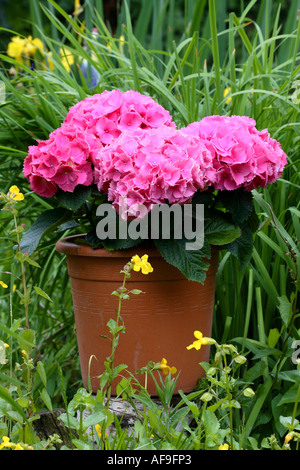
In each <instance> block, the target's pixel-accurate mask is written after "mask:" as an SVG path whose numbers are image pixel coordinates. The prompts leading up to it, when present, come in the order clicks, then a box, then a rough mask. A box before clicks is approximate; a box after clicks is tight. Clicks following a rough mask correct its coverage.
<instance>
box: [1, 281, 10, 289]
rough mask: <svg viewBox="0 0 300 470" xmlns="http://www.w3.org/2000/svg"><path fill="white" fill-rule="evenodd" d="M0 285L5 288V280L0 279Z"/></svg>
mask: <svg viewBox="0 0 300 470" xmlns="http://www.w3.org/2000/svg"><path fill="white" fill-rule="evenodd" d="M0 286H2V287H4V289H7V287H8V285H7V284H5V282H3V281H0Z"/></svg>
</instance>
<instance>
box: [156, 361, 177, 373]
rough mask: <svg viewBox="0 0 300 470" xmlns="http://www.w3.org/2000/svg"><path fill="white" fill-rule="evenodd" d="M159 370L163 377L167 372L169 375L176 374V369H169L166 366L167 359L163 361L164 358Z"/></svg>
mask: <svg viewBox="0 0 300 470" xmlns="http://www.w3.org/2000/svg"><path fill="white" fill-rule="evenodd" d="M160 368H161V370H162V371H163V373H164V374H165V375H167V374H168V373H169V372H171V374H176V372H177V369H176V367H170V366H168V365H167V359H165V358H163V359H162V360H161V363H160Z"/></svg>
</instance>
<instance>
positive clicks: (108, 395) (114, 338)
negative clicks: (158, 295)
mask: <svg viewBox="0 0 300 470" xmlns="http://www.w3.org/2000/svg"><path fill="white" fill-rule="evenodd" d="M126 279H127V276H126V274H124V279H123V284H122V289H121V290H122V291H121V293H120V294H119V304H118V310H117V322H116V323H117V327H118V326H119V321H120V317H121V306H122V294H123V291H124V288H125V283H126ZM117 339H118V335H117V336H116V335H113V338H112V346H111V350H112V352H111V355H110V357H109V360H108V362H109V367H110V371H111V372H112V371H113V365H114V360H115V352H116V340H117ZM112 382H113V379H112V378H110V380H109V384H108V387H107V396H106V398H107V401H106V407H107V408H108V407H109V401H110V398H111V387H112Z"/></svg>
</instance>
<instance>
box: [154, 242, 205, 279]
mask: <svg viewBox="0 0 300 470" xmlns="http://www.w3.org/2000/svg"><path fill="white" fill-rule="evenodd" d="M186 242H187V240H184V239H182V240H174V239H173V240H172V239H171V240H156V241H155V244H156V246H157V248H158V250H159V251H160V253H161V255H162V256H163V258H164V259H165V260H166V261H167V263H169V264H171V265H173V266H175V267H176V268H178V269H179V271H181V272H182V274H183V275H184V276H185V277H186V278H187V279H188V280H190V281H196V282H200V283H201V284H203V283H204V281H205V278H206V271H207V270H208V268H209V262H208V259H209V258H210V246H209V245H208V244H207V243H206V244H205V245H204V246H203V248H201V250H186V249H185V244H186Z"/></svg>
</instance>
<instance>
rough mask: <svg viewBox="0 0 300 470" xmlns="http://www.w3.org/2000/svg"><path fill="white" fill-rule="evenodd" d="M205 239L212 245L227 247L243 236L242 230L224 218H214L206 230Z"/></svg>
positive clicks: (206, 226)
mask: <svg viewBox="0 0 300 470" xmlns="http://www.w3.org/2000/svg"><path fill="white" fill-rule="evenodd" d="M204 233H205V238H206V239H207V241H208V243H210V244H211V245H227V244H228V243H231V242H233V241H234V240H236V239H237V238H238V237H240V236H241V233H242V232H241V229H240V228H239V227H235V226H234V225H233V224H231V223H229V222H228V221H227V220H226V219H225V218H223V217H217V218H213V219H212V220H211V221H210V222H208V224H207V225H205V229H204Z"/></svg>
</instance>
